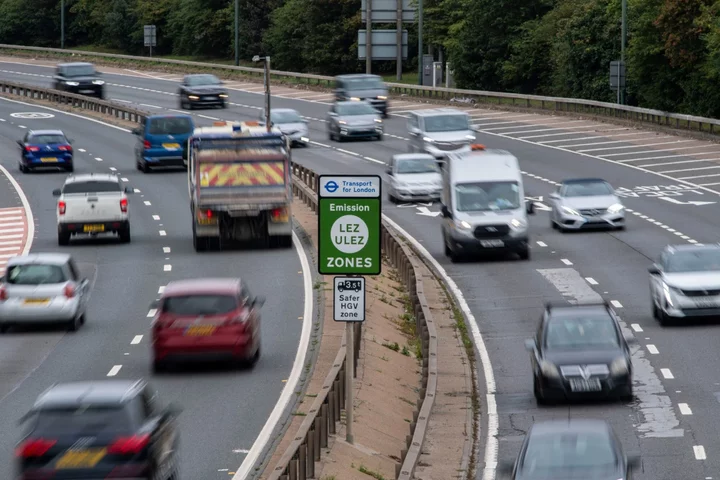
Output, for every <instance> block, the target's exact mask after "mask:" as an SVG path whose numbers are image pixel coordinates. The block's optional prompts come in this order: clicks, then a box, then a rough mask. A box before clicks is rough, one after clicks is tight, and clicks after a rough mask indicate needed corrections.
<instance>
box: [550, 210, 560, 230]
mask: <svg viewBox="0 0 720 480" xmlns="http://www.w3.org/2000/svg"><path fill="white" fill-rule="evenodd" d="M550 228H552V229H553V230H557V229H558V224H557V223H555V220H554V219H553V214H552V212H550Z"/></svg>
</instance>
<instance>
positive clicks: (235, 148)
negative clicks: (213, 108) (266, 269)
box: [188, 122, 292, 252]
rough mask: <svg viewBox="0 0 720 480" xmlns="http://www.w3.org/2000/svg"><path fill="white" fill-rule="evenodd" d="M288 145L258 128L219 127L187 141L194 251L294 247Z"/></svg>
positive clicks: (221, 124)
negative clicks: (244, 245) (245, 245)
mask: <svg viewBox="0 0 720 480" xmlns="http://www.w3.org/2000/svg"><path fill="white" fill-rule="evenodd" d="M290 161H291V157H290V145H289V143H288V140H287V138H286V137H285V136H284V135H283V134H282V133H281V132H280V131H279V130H277V129H275V130H273V131H272V132H268V131H267V130H266V128H265V127H259V126H258V125H257V123H256V122H215V124H214V125H213V126H212V127H199V128H196V129H195V131H194V132H193V134H192V135H191V136H190V138H189V139H188V193H189V195H190V210H191V212H192V217H193V222H192V225H193V246H194V247H195V251H197V252H201V251H206V250H219V249H222V247H223V246H224V245H229V244H230V243H231V242H248V241H250V242H253V243H258V242H259V243H260V244H261V246H263V247H283V248H288V247H291V246H292V223H291V221H292V212H291V204H292V185H291V179H292V173H291V170H290V168H291V166H290Z"/></svg>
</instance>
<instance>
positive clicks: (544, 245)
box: [535, 241, 547, 247]
mask: <svg viewBox="0 0 720 480" xmlns="http://www.w3.org/2000/svg"><path fill="white" fill-rule="evenodd" d="M535 243H537V244H538V245H540V246H541V247H547V243H545V242H539V241H538V242H535Z"/></svg>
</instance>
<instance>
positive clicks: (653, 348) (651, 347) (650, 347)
mask: <svg viewBox="0 0 720 480" xmlns="http://www.w3.org/2000/svg"><path fill="white" fill-rule="evenodd" d="M645 347H646V348H647V349H648V352H650V353H652V354H653V355H657V354H659V353H660V352H659V351H658V349H657V347H656V346H655V345H652V344H647V345H645Z"/></svg>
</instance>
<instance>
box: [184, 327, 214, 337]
mask: <svg viewBox="0 0 720 480" xmlns="http://www.w3.org/2000/svg"><path fill="white" fill-rule="evenodd" d="M214 332H215V325H191V326H189V327H188V328H187V330H185V335H186V336H188V337H207V336H209V335H212V334H213V333H214Z"/></svg>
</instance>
